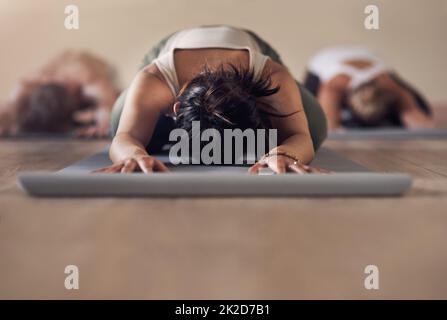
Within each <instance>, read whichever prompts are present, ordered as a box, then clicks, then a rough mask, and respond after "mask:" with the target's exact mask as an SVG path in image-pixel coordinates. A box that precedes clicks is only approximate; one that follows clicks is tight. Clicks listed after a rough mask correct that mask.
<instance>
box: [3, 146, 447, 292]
mask: <svg viewBox="0 0 447 320" xmlns="http://www.w3.org/2000/svg"><path fill="white" fill-rule="evenodd" d="M107 143H108V142H107V141H69V140H54V139H53V140H49V139H46V140H45V139H33V140H0V298H80V297H81V298H151V299H152V298H157V299H164V298H175V299H177V298H179V299H196V298H201V299H202V298H203V299H220V298H227V299H229V298H231V299H298V298H336V299H338V298H361V299H367V298H444V299H446V298H447V280H446V274H445V273H446V270H447V250H446V249H447V209H446V208H447V197H446V196H447V143H446V141H442V140H432V141H426V140H414V141H409V140H406V141H402V140H400V141H389V140H388V141H328V142H326V144H325V145H326V146H328V147H331V148H333V149H335V150H338V151H340V152H341V153H343V154H345V155H346V156H348V157H349V158H351V159H353V160H355V161H358V162H359V163H361V164H363V165H365V166H367V167H369V168H371V169H373V170H377V171H385V172H391V171H400V172H407V173H410V174H412V175H413V177H414V178H415V181H414V186H413V188H412V189H411V191H410V192H409V193H408V194H407V195H405V196H404V197H401V198H270V199H269V198H261V199H245V198H233V199H222V198H219V199H205V198H203V199H202V198H198V199H187V198H176V199H144V198H133V199H114V198H103V199H85V198H84V199H70V198H65V199H35V198H30V197H28V196H26V195H25V194H24V193H22V192H21V191H20V190H19V188H18V187H17V186H16V184H15V175H16V173H17V172H18V171H21V170H42V169H45V170H57V169H60V168H62V167H64V166H67V165H68V164H70V163H72V162H75V161H77V160H80V159H81V158H83V157H85V156H88V155H89V154H91V153H94V152H97V151H98V150H100V149H101V148H103V147H104V146H106V145H107ZM71 264H74V265H77V266H78V267H79V272H80V289H79V290H77V291H76V290H71V291H68V290H66V289H65V288H64V279H65V276H66V275H65V274H64V268H65V266H67V265H71ZM371 264H373V265H377V266H378V267H379V271H380V289H379V290H372V291H368V290H366V289H365V288H364V278H365V277H366V275H365V274H364V268H365V266H367V265H371Z"/></svg>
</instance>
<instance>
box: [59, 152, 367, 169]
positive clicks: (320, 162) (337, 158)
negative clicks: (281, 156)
mask: <svg viewBox="0 0 447 320" xmlns="http://www.w3.org/2000/svg"><path fill="white" fill-rule="evenodd" d="M154 156H155V157H157V158H158V159H159V160H161V161H163V162H164V163H169V157H168V155H167V154H160V155H154ZM111 164H112V162H111V161H110V159H109V156H108V149H104V150H102V151H101V152H98V153H96V154H94V155H92V156H90V157H87V158H85V159H83V160H81V161H78V162H76V163H74V164H72V165H70V166H68V167H66V168H63V169H62V170H60V171H59V172H61V173H87V172H91V171H93V170H95V169H99V168H102V167H106V166H109V165H111ZM312 165H313V166H315V167H321V168H325V169H329V170H332V171H334V172H370V170H369V169H367V168H365V167H363V166H362V165H360V164H358V163H356V162H354V161H352V160H349V159H347V158H346V157H344V156H343V155H341V154H339V153H337V152H335V151H333V150H330V149H328V148H324V147H323V148H320V150H318V152H317V153H316V155H315V159H314V160H313V161H312ZM231 168H232V166H214V165H213V166H199V165H180V166H177V167H170V169H171V170H172V171H173V172H187V171H193V172H199V171H200V170H204V171H206V172H212V171H222V172H223V171H225V172H230V171H231V170H232V169H231ZM233 168H235V171H239V172H242V171H246V170H248V166H234V167H233Z"/></svg>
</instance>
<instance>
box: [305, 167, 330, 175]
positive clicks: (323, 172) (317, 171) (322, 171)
mask: <svg viewBox="0 0 447 320" xmlns="http://www.w3.org/2000/svg"><path fill="white" fill-rule="evenodd" d="M309 172H310V173H322V174H330V173H334V172H333V171H330V170H327V169H323V168H314V167H309Z"/></svg>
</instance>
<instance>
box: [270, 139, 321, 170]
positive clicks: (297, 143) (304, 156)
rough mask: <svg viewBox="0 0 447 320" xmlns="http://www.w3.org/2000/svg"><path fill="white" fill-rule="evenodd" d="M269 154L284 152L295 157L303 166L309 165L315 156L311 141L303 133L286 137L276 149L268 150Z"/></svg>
mask: <svg viewBox="0 0 447 320" xmlns="http://www.w3.org/2000/svg"><path fill="white" fill-rule="evenodd" d="M270 152H271V153H272V152H273V153H274V152H285V153H287V154H289V155H291V156H293V157H296V158H297V159H299V160H300V161H301V162H302V163H303V164H308V163H310V162H311V161H312V159H313V158H314V155H315V152H314V148H313V144H312V139H311V137H310V136H309V135H308V134H305V133H298V134H294V135H292V136H290V137H288V138H287V139H285V140H284V141H283V142H282V143H281V144H280V145H279V146H278V147H276V148H274V149H272V150H270Z"/></svg>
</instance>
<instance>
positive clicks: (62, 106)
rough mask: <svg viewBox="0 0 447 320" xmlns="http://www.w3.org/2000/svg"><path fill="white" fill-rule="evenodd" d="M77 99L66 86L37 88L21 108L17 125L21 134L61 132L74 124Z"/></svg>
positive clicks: (50, 85)
mask: <svg viewBox="0 0 447 320" xmlns="http://www.w3.org/2000/svg"><path fill="white" fill-rule="evenodd" d="M77 101H78V99H77V97H75V96H74V93H73V92H71V91H69V90H68V89H67V88H65V87H64V86H61V85H58V84H44V85H39V86H37V87H36V88H35V89H34V90H33V91H32V92H31V93H30V95H29V96H28V97H27V99H25V101H23V103H22V104H21V105H20V106H19V110H18V115H17V122H18V123H17V125H18V129H19V131H21V132H60V131H63V130H65V129H67V127H68V126H70V125H71V124H72V123H71V121H72V115H73V112H74V111H75V109H76V104H77Z"/></svg>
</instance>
